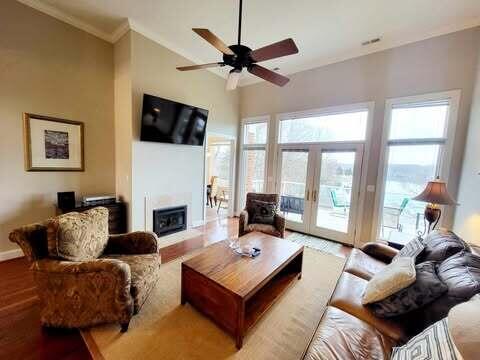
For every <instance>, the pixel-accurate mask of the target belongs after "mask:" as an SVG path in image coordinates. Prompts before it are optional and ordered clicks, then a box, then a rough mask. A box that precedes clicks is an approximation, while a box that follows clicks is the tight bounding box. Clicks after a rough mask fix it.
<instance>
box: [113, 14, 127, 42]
mask: <svg viewBox="0 0 480 360" xmlns="http://www.w3.org/2000/svg"><path fill="white" fill-rule="evenodd" d="M130 28H131V27H130V20H129V19H125V20H124V21H123V22H122V23H121V24H120V25H119V26H118V27H117V28H116V29H115V31H114V32H113V33H112V34H111V35H110V40H109V41H110V42H111V43H112V44H115V43H116V42H117V41H118V40H120V38H121V37H122V36H123V35H125V34H126V33H127V32H128V30H130Z"/></svg>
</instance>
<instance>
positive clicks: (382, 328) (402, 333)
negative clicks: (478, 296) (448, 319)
mask: <svg viewBox="0 0 480 360" xmlns="http://www.w3.org/2000/svg"><path fill="white" fill-rule="evenodd" d="M470 251H471V253H473V254H474V255H473V256H472V255H471V254H464V252H461V253H458V254H456V255H454V256H455V257H456V259H454V258H453V256H452V260H449V262H450V263H452V264H453V265H449V268H448V269H445V270H443V271H446V272H447V271H450V272H452V271H454V272H455V274H454V275H453V276H452V277H451V279H452V281H454V282H455V291H452V294H449V293H447V294H446V295H445V296H443V297H442V298H440V299H439V300H438V301H434V302H433V303H431V304H430V305H428V306H427V307H428V308H422V309H420V310H419V311H416V312H412V313H410V314H408V316H403V317H396V318H391V319H385V318H379V317H377V316H375V315H374V314H373V312H372V311H371V310H370V309H369V308H368V307H367V306H363V305H362V303H361V298H362V296H363V292H364V290H365V287H366V285H367V283H368V280H369V279H371V278H372V276H373V275H374V274H375V273H377V272H378V271H380V270H382V268H384V267H385V266H386V265H387V263H389V262H390V261H391V259H392V258H393V257H394V256H395V255H396V254H397V252H398V250H396V249H394V248H392V247H390V246H388V245H386V244H384V243H380V242H375V243H367V244H365V245H364V246H363V247H362V249H353V250H352V252H351V255H350V257H349V259H348V261H347V263H346V265H345V268H344V272H343V274H342V276H341V277H340V279H339V281H338V283H337V286H336V289H335V291H334V293H333V295H332V297H331V299H330V302H329V304H328V306H327V309H326V311H325V313H324V315H323V317H322V319H321V321H320V323H319V325H318V328H317V330H316V332H315V334H314V336H313V337H312V339H311V341H310V344H309V346H308V348H307V349H306V351H305V354H304V356H303V359H304V360H320V359H322V360H324V359H342V360H346V359H389V358H390V354H391V351H392V348H393V347H394V346H397V345H401V344H403V343H405V342H406V341H407V340H408V339H409V338H410V337H411V336H413V335H415V334H417V333H418V332H419V331H421V330H423V329H424V328H426V327H427V326H428V325H430V324H431V323H433V322H435V321H437V320H440V319H441V318H443V317H445V316H446V315H447V314H448V310H449V308H450V307H451V306H453V303H455V304H456V303H459V302H462V300H460V299H459V298H458V295H459V292H460V293H461V296H465V299H464V300H463V301H467V300H468V299H469V298H470V296H472V295H471V294H472V293H475V292H476V293H478V292H480V288H479V287H478V286H479V281H480V279H479V278H478V277H476V278H475V282H476V284H475V286H474V287H473V286H472V284H462V281H461V279H462V278H463V277H464V275H463V274H462V271H463V270H462V269H461V268H460V266H459V265H458V263H459V262H462V261H463V259H464V258H465V259H466V261H476V262H477V263H475V264H474V266H478V269H477V270H478V275H480V264H478V261H479V260H480V257H477V256H478V255H480V251H479V248H475V247H471V249H469V252H470ZM467 255H470V258H474V259H473V260H472V259H468V256H467ZM476 255H477V256H476ZM456 266H458V271H455V270H454V268H455V267H456ZM463 269H465V267H464V268H463ZM475 276H477V275H475ZM449 291H450V290H449Z"/></svg>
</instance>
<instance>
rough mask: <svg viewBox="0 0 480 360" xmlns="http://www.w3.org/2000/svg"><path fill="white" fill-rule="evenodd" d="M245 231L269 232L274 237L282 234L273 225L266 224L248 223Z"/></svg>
mask: <svg viewBox="0 0 480 360" xmlns="http://www.w3.org/2000/svg"><path fill="white" fill-rule="evenodd" d="M246 228H247V229H246V230H247V232H251V231H259V232H262V233H265V234H269V235H272V236H276V237H281V236H282V234H281V233H280V231H278V230H277V229H276V228H275V226H273V225H267V224H249V225H247V227H246Z"/></svg>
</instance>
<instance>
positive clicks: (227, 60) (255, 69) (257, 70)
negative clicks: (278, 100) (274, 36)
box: [177, 0, 298, 90]
mask: <svg viewBox="0 0 480 360" xmlns="http://www.w3.org/2000/svg"><path fill="white" fill-rule="evenodd" d="M242 2H243V0H240V10H239V17H238V43H237V44H235V45H230V46H227V45H226V44H225V43H224V42H223V41H222V40H220V39H219V38H218V37H217V36H216V35H215V34H213V33H212V32H211V31H210V30H208V29H198V28H195V29H192V30H193V31H194V32H195V33H197V34H198V35H199V36H201V37H202V38H203V39H205V40H206V41H207V42H209V43H210V44H211V45H213V46H214V47H215V48H217V49H218V50H219V51H220V52H222V53H223V61H221V62H214V63H209V64H203V65H191V66H181V67H177V70H180V71H188V70H197V69H206V68H213V67H222V66H225V65H228V66H231V67H232V68H233V69H232V70H230V74H229V75H228V80H227V90H233V89H235V88H236V87H237V84H238V80H239V79H240V74H241V73H242V70H243V68H246V69H247V71H248V72H249V73H251V74H253V75H256V76H258V77H260V78H262V79H264V80H266V81H269V82H271V83H273V84H275V85H278V86H284V85H285V84H286V83H287V82H289V81H290V79H289V78H287V77H285V76H283V75H280V74H278V73H276V72H274V71H271V70H269V69H267V68H265V67H263V66H260V65H258V64H257V63H258V62H261V61H265V60H270V59H275V58H279V57H282V56H286V55H292V54H296V53H298V48H297V46H296V45H295V42H294V41H293V40H292V39H285V40H282V41H279V42H276V43H274V44H270V45H267V46H264V47H262V48H260V49H256V50H252V49H250V48H249V47H248V46H245V45H242V44H241V37H242Z"/></svg>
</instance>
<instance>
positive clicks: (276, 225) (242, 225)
mask: <svg viewBox="0 0 480 360" xmlns="http://www.w3.org/2000/svg"><path fill="white" fill-rule="evenodd" d="M255 201H263V202H269V203H275V204H276V205H277V209H278V194H261V193H248V194H247V201H246V205H245V209H244V210H243V211H242V212H241V213H240V221H239V227H238V236H239V237H240V236H243V235H245V234H247V233H249V232H252V231H260V232H263V233H266V234H269V235H273V236H276V237H280V238H284V237H285V218H284V217H283V216H282V215H280V214H278V213H276V214H275V216H274V219H273V224H271V225H270V224H256V223H254V222H252V221H251V219H250V215H249V214H251V213H252V211H253V207H254V206H253V203H254V202H255Z"/></svg>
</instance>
